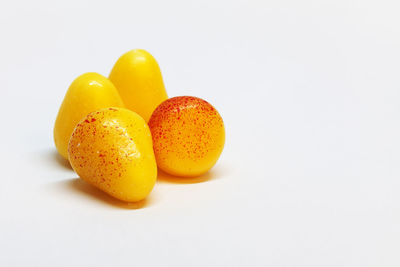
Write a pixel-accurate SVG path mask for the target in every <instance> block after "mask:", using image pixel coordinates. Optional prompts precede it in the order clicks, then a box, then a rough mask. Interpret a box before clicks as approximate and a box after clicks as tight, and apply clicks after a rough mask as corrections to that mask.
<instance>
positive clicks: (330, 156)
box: [0, 0, 400, 267]
mask: <svg viewBox="0 0 400 267" xmlns="http://www.w3.org/2000/svg"><path fill="white" fill-rule="evenodd" d="M399 11H400V4H398V1H395V0H393V1H386V0H376V1H366V0H364V1H361V0H359V1H351V0H335V1H333V0H332V1H320V0H315V1H311V0H303V1H295V0H293V1H290V0H274V1H267V0H265V1H261V0H260V1H245V0H243V1H232V0H231V1H199V2H194V1H180V2H179V1H158V2H155V1H136V2H135V1H125V2H122V1H110V2H109V3H106V2H103V1H64V2H61V1H4V0H3V1H2V2H0V48H1V49H0V92H1V94H0V114H1V115H0V118H1V124H0V125H1V126H0V127H1V128H0V129H1V132H0V145H1V146H0V148H1V149H0V160H1V165H0V166H1V175H0V265H1V266H296V267H297V266H307V267H310V266H335V267H337V266H363V267H366V266H379V267H381V266H400V254H399V251H400V164H399V163H400V141H399V140H400V138H399V137H400V124H399V123H400V16H399ZM133 48H144V49H146V50H148V51H149V52H151V53H152V54H153V55H154V56H155V57H156V59H157V60H158V62H159V64H160V67H161V70H162V73H163V76H164V81H165V85H166V88H167V91H168V93H169V95H170V96H177V95H194V96H198V97H202V98H204V99H206V100H208V101H209V102H211V103H212V104H213V105H214V106H215V107H216V108H217V109H218V110H219V111H220V113H221V115H222V117H223V118H224V120H225V123H226V133H227V138H226V146H225V150H224V152H223V154H222V156H221V158H220V160H219V162H218V163H217V165H216V166H215V168H214V169H213V170H212V171H211V172H210V173H209V174H208V175H206V176H205V177H200V178H198V179H188V180H179V179H172V178H163V179H160V180H159V182H158V183H157V185H156V187H155V188H154V190H153V192H152V194H151V195H150V197H149V198H148V200H147V201H146V202H145V203H142V204H140V205H138V204H135V205H124V204H122V203H120V202H118V201H116V200H113V199H111V198H110V197H108V196H106V195H104V194H103V193H102V192H100V191H98V190H96V189H93V188H92V187H90V186H88V185H87V184H85V183H84V182H82V181H80V180H78V179H77V175H76V174H75V173H74V172H73V171H72V170H71V169H70V168H68V166H66V165H65V164H64V162H63V161H62V160H60V158H59V157H58V156H57V154H56V152H55V148H54V145H53V136H52V131H53V124H54V120H55V117H56V114H57V112H58V108H59V105H60V103H61V101H62V99H63V96H64V94H65V92H66V90H67V88H68V86H69V84H70V83H71V82H72V80H73V79H74V78H76V77H77V76H78V75H80V74H82V73H84V72H89V71H94V72H99V73H101V74H103V75H106V76H107V75H108V74H109V71H110V70H111V68H112V66H113V64H114V62H115V61H116V60H117V58H118V57H119V56H120V55H121V54H123V53H124V52H126V51H128V50H130V49H133Z"/></svg>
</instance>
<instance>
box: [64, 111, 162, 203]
mask: <svg viewBox="0 0 400 267" xmlns="http://www.w3.org/2000/svg"><path fill="white" fill-rule="evenodd" d="M68 153H69V160H70V163H71V166H72V168H73V169H74V170H75V171H76V172H77V173H78V175H79V176H80V177H81V178H82V179H83V180H85V181H86V182H88V183H90V184H92V185H94V186H96V187H98V188H99V189H101V190H103V191H104V192H106V193H108V194H109V195H111V196H113V197H115V198H117V199H120V200H123V201H126V202H135V201H139V200H142V199H144V198H145V197H146V196H147V195H148V194H149V193H150V192H151V190H152V189H153V187H154V184H155V182H156V178H157V164H156V160H155V157H154V152H153V147H152V138H151V133H150V130H149V128H148V126H147V124H146V122H145V121H144V120H143V118H142V117H141V116H139V115H138V114H136V113H135V112H133V111H130V110H128V109H125V108H106V109H101V110H98V111H95V112H92V113H90V114H89V115H88V116H86V118H85V119H84V120H82V121H81V122H80V123H79V124H78V125H77V126H76V128H75V130H74V132H73V134H72V136H71V140H70V142H69V147H68Z"/></svg>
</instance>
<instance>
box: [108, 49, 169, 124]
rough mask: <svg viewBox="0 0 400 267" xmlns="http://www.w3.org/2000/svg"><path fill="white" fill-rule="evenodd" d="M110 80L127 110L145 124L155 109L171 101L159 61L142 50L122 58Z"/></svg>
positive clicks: (128, 53)
mask: <svg viewBox="0 0 400 267" xmlns="http://www.w3.org/2000/svg"><path fill="white" fill-rule="evenodd" d="M109 79H110V80H111V81H112V83H113V84H114V85H115V87H116V88H117V89H118V92H119V94H120V95H121V98H122V101H124V104H125V107H126V108H128V109H130V110H133V111H135V112H136V113H138V114H139V115H140V116H142V117H143V118H144V119H145V121H146V122H147V121H148V120H149V119H150V116H151V114H152V113H153V111H154V110H155V109H156V107H157V106H158V105H159V104H160V103H161V102H163V101H164V100H166V99H167V98H168V95H167V92H166V91H165V87H164V82H163V79H162V76H161V71H160V67H159V66H158V63H157V61H156V60H155V59H154V57H153V56H152V55H151V54H150V53H148V52H147V51H145V50H142V49H135V50H131V51H129V52H127V53H125V54H124V55H122V56H121V57H120V58H119V59H118V61H117V62H116V63H115V65H114V67H113V69H112V70H111V73H110V76H109Z"/></svg>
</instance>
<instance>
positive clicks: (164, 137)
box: [149, 96, 225, 177]
mask: <svg viewBox="0 0 400 267" xmlns="http://www.w3.org/2000/svg"><path fill="white" fill-rule="evenodd" d="M149 127H150V131H151V134H152V137H153V147H154V153H155V156H156V160H157V164H158V167H159V168H160V169H162V170H163V171H165V172H167V173H169V174H172V175H176V176H183V177H190V176H198V175H201V174H203V173H205V172H207V171H208V170H209V169H211V168H212V167H213V166H214V164H215V163H216V162H217V160H218V158H219V156H220V155H221V153H222V150H223V148H224V144H225V126H224V122H223V120H222V118H221V116H220V115H219V113H218V111H217V110H216V109H215V108H214V107H213V106H212V105H211V104H209V103H208V102H207V101H205V100H203V99H200V98H197V97H192V96H179V97H173V98H170V99H168V100H166V101H164V102H163V103H162V104H160V105H159V106H158V107H157V108H156V110H155V111H154V112H153V115H152V116H151V119H150V121H149Z"/></svg>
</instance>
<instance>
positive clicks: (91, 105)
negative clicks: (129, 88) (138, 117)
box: [54, 72, 124, 159]
mask: <svg viewBox="0 0 400 267" xmlns="http://www.w3.org/2000/svg"><path fill="white" fill-rule="evenodd" d="M123 106H124V104H123V102H122V100H121V97H120V96H119V94H118V91H117V89H116V88H115V87H114V85H113V84H112V83H111V82H110V80H108V79H107V78H106V77H104V76H102V75H100V74H98V73H93V72H89V73H85V74H82V75H81V76H79V77H78V78H76V79H75V80H74V81H73V82H72V84H71V85H70V87H69V88H68V91H67V93H66V95H65V97H64V100H63V102H62V104H61V107H60V110H59V111H58V115H57V119H56V122H55V125H54V142H55V145H56V148H57V150H58V152H59V153H60V154H61V156H63V157H64V158H65V159H68V142H69V138H70V137H71V134H72V131H73V130H74V128H75V126H76V125H77V124H78V122H79V121H80V120H82V119H83V118H84V117H85V116H86V115H87V114H89V113H90V112H92V111H95V110H98V109H101V108H107V107H123Z"/></svg>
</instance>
